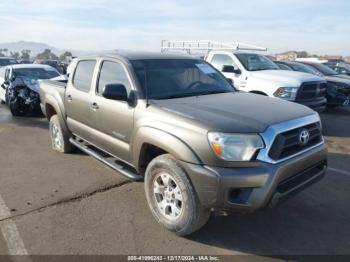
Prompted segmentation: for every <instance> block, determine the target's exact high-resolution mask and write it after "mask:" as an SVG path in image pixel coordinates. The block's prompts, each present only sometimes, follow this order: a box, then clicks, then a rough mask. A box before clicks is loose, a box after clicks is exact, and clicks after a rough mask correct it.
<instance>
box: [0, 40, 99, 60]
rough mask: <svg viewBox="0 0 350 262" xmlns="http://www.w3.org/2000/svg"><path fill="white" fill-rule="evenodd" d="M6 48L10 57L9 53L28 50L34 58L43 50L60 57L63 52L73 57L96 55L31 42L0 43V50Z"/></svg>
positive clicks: (91, 52) (84, 51)
mask: <svg viewBox="0 0 350 262" xmlns="http://www.w3.org/2000/svg"><path fill="white" fill-rule="evenodd" d="M4 48H7V49H8V52H7V54H6V55H8V56H9V55H10V52H19V53H21V51H22V50H25V49H29V50H31V53H30V56H31V57H35V56H36V55H37V54H39V53H42V52H43V51H44V50H45V49H50V50H51V51H52V52H53V53H54V54H56V55H58V56H59V55H60V54H63V53H64V52H65V51H70V52H72V54H73V55H74V56H84V55H90V54H95V53H98V51H92V50H91V51H88V50H72V49H59V48H57V47H54V46H50V45H48V44H45V43H39V42H31V41H18V42H10V43H0V49H4Z"/></svg>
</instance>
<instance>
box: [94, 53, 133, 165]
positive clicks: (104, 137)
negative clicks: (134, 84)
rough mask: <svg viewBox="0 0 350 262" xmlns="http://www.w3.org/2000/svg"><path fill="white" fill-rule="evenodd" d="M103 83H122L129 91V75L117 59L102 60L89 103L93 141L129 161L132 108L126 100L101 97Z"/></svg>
mask: <svg viewBox="0 0 350 262" xmlns="http://www.w3.org/2000/svg"><path fill="white" fill-rule="evenodd" d="M106 84H123V85H124V86H125V87H126V89H127V91H128V93H130V90H131V82H130V78H129V74H128V72H127V70H126V68H125V67H124V66H123V64H122V63H120V62H118V61H111V60H104V61H101V65H100V73H99V78H98V80H97V85H96V90H95V92H94V93H93V94H92V97H91V103H92V105H93V107H94V109H93V110H92V123H93V126H92V127H93V129H94V131H93V143H94V144H95V145H96V146H98V147H100V148H101V149H103V150H106V151H107V152H109V153H111V154H113V155H115V156H117V157H118V158H121V159H122V160H125V161H127V162H130V160H131V156H130V147H129V145H130V137H131V132H132V130H133V119H134V108H133V107H131V106H130V105H129V104H128V103H127V102H126V101H117V100H110V99H106V98H104V97H102V93H103V90H104V87H105V85H106Z"/></svg>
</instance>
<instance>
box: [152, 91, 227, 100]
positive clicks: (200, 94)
mask: <svg viewBox="0 0 350 262" xmlns="http://www.w3.org/2000/svg"><path fill="white" fill-rule="evenodd" d="M231 92H232V91H228V90H221V91H218V90H215V91H214V90H213V91H208V92H203V93H189V94H186V93H185V94H176V95H169V96H162V97H155V98H152V99H155V100H163V99H173V98H182V97H190V96H204V95H212V94H220V93H231Z"/></svg>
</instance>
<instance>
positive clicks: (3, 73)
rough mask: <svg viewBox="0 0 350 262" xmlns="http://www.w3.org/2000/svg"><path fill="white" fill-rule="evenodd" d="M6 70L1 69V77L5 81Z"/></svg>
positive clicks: (4, 68)
mask: <svg viewBox="0 0 350 262" xmlns="http://www.w3.org/2000/svg"><path fill="white" fill-rule="evenodd" d="M5 70H6V67H2V68H0V77H1V78H3V79H5Z"/></svg>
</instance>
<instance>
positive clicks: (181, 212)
mask: <svg viewBox="0 0 350 262" xmlns="http://www.w3.org/2000/svg"><path fill="white" fill-rule="evenodd" d="M145 192H146V197H147V202H148V205H149V207H150V209H151V212H152V214H153V216H154V217H155V219H156V220H157V222H158V223H159V224H161V225H162V226H164V227H165V228H167V229H168V230H170V231H172V232H174V233H176V234H177V235H179V236H186V235H189V234H191V233H193V232H194V231H196V230H198V229H200V228H201V227H202V226H204V225H205V224H206V223H207V221H208V219H209V217H210V210H209V209H206V208H204V207H203V206H202V205H201V203H200V201H199V199H198V197H197V195H196V192H195V190H194V188H193V186H192V184H191V182H190V180H189V178H188V176H187V174H186V173H185V171H184V170H183V168H181V166H180V165H179V163H178V161H177V160H176V159H174V158H173V157H172V156H171V155H169V154H166V155H161V156H158V157H156V158H155V159H153V160H152V161H151V162H150V163H149V165H148V166H147V169H146V175H145Z"/></svg>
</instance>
